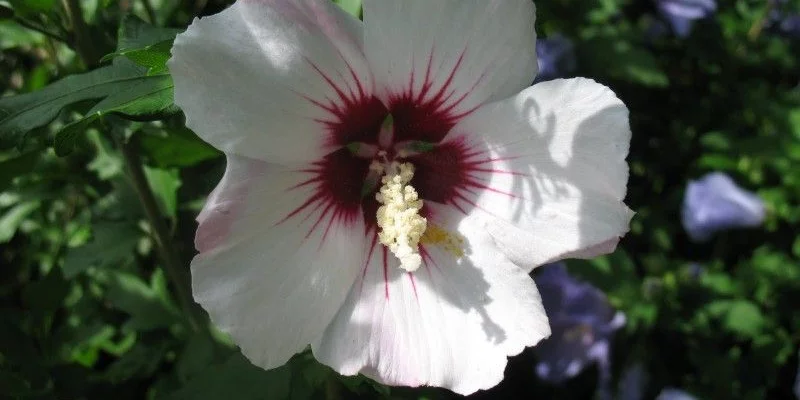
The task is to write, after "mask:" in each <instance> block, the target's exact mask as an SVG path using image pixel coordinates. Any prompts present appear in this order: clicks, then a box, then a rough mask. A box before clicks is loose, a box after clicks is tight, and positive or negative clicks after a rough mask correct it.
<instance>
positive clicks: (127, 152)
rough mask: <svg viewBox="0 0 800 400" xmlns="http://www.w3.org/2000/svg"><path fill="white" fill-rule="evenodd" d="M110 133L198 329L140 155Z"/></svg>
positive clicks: (184, 307) (184, 276) (182, 272)
mask: <svg viewBox="0 0 800 400" xmlns="http://www.w3.org/2000/svg"><path fill="white" fill-rule="evenodd" d="M112 136H113V137H114V141H115V142H116V144H117V147H118V148H119V149H120V151H121V152H122V158H123V159H124V160H125V166H126V167H127V170H128V175H129V176H130V178H131V182H132V183H133V187H134V189H135V191H136V195H137V196H138V197H139V202H141V203H142V208H144V212H145V215H146V217H147V220H148V221H149V222H150V227H151V229H152V231H153V232H152V233H153V239H154V240H155V242H156V249H157V250H158V253H159V257H160V258H161V262H162V263H163V265H164V269H165V270H166V272H167V275H168V276H169V277H170V280H172V283H173V286H175V292H176V293H175V294H176V296H177V297H178V303H179V304H180V307H181V309H182V310H183V312H184V313H185V314H186V316H187V319H188V320H189V325H190V326H191V328H192V330H194V331H198V330H199V328H200V326H201V324H200V322H199V320H198V318H197V313H196V312H195V306H194V300H193V299H192V295H191V293H190V292H189V290H188V287H189V276H188V274H186V270H185V269H184V268H183V263H182V262H181V260H180V257H178V254H177V253H176V252H175V251H173V247H172V246H170V242H171V235H170V234H169V229H168V228H167V225H166V224H165V223H164V219H163V218H162V216H161V211H160V210H159V208H158V203H157V202H156V197H155V195H154V194H153V191H152V189H151V188H150V184H149V183H148V182H147V178H146V177H145V175H144V169H143V168H142V160H141V159H140V158H139V154H138V153H137V152H136V151H135V150H134V149H132V148H131V146H130V145H129V144H128V143H125V142H124V141H123V139H120V138H119V137H118V135H115V134H112Z"/></svg>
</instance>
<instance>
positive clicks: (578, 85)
mask: <svg viewBox="0 0 800 400" xmlns="http://www.w3.org/2000/svg"><path fill="white" fill-rule="evenodd" d="M630 135H631V133H630V128H629V126H628V110H627V109H626V108H625V105H624V104H623V103H622V102H621V101H620V100H619V99H617V97H616V96H615V95H614V93H613V92H612V91H611V90H610V89H608V88H606V87H605V86H602V85H600V84H598V83H596V82H594V81H592V80H589V79H582V78H578V79H568V80H564V79H559V80H554V81H549V82H543V83H539V84H537V85H534V86H532V87H530V88H528V89H526V90H524V91H522V92H521V93H520V94H518V95H517V96H515V97H512V98H510V99H507V100H504V101H501V102H496V103H493V104H489V105H486V106H484V107H482V108H480V109H478V110H477V111H476V112H475V113H473V114H471V115H470V116H468V117H467V118H465V119H464V120H463V121H462V122H461V123H459V124H458V125H457V126H456V127H454V128H453V130H452V131H451V132H450V134H449V135H448V137H447V138H446V139H445V141H446V142H450V141H453V142H460V143H461V145H462V146H466V147H468V148H469V149H470V150H469V151H470V152H469V153H468V154H470V157H469V159H468V160H467V164H468V165H470V167H469V168H468V170H469V171H468V173H467V175H468V177H469V179H468V181H469V184H467V185H465V188H464V189H462V190H461V191H460V194H461V196H460V197H459V198H456V199H454V200H453V204H454V205H456V206H458V207H459V208H461V209H462V210H464V212H466V213H472V212H474V213H476V214H482V215H483V216H484V217H486V218H487V219H488V220H490V221H491V223H489V225H488V229H489V232H490V234H491V235H492V236H493V237H494V238H495V239H496V240H497V242H498V246H500V247H501V248H503V250H504V252H505V253H506V254H507V255H508V256H509V257H510V258H511V260H512V261H513V262H514V263H516V264H518V265H520V266H521V267H523V268H526V269H528V270H530V269H532V268H534V267H535V266H537V265H541V264H543V263H546V262H548V261H552V260H555V259H559V258H564V257H590V256H595V255H598V254H604V253H608V252H610V251H613V250H614V247H615V246H616V243H617V241H618V239H619V237H621V236H622V235H624V234H625V233H626V232H627V231H628V223H629V221H630V219H631V217H632V216H633V212H632V211H630V210H629V209H628V208H627V207H626V206H625V204H624V203H623V202H622V200H623V199H624V198H625V192H626V185H627V180H628V165H627V163H626V162H625V157H626V156H627V154H628V146H629V141H630Z"/></svg>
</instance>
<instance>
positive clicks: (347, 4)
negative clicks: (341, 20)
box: [333, 0, 362, 18]
mask: <svg viewBox="0 0 800 400" xmlns="http://www.w3.org/2000/svg"><path fill="white" fill-rule="evenodd" d="M333 2H334V3H336V4H338V5H339V7H341V8H342V9H343V10H345V11H347V12H348V13H349V14H350V15H352V16H354V17H356V18H358V17H360V16H361V3H362V0H333Z"/></svg>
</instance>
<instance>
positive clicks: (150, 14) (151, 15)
mask: <svg viewBox="0 0 800 400" xmlns="http://www.w3.org/2000/svg"><path fill="white" fill-rule="evenodd" d="M142 5H144V10H145V11H147V18H148V19H150V23H151V24H153V25H158V16H156V10H155V9H154V8H153V5H152V4H151V3H150V0H142Z"/></svg>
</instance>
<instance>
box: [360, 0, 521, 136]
mask: <svg viewBox="0 0 800 400" xmlns="http://www.w3.org/2000/svg"><path fill="white" fill-rule="evenodd" d="M534 20H535V15H534V5H533V2H532V1H529V0H509V1H485V0H467V1H460V0H437V1H428V0H404V1H396V0H372V1H365V2H364V24H365V35H364V40H365V42H364V46H365V51H366V56H367V59H368V60H369V64H370V66H371V68H372V71H373V74H374V75H375V79H376V86H377V87H378V89H377V92H378V96H379V97H380V98H381V99H382V100H383V101H384V103H385V104H387V106H388V107H389V109H390V110H391V111H392V113H393V116H394V120H395V124H396V126H399V131H400V135H401V136H404V137H401V138H400V139H401V140H410V139H415V140H425V141H429V142H436V141H438V140H440V139H441V138H442V137H444V135H445V134H446V133H447V130H449V128H450V127H451V126H452V124H454V123H455V122H457V121H458V119H460V118H461V117H463V116H464V115H466V114H467V113H468V112H469V111H471V110H474V109H475V108H476V107H477V106H479V105H481V104H482V103H484V102H487V101H492V100H499V99H503V98H506V97H508V96H511V95H513V94H515V93H517V92H519V91H520V90H522V89H523V88H525V87H527V86H528V85H530V84H531V82H533V79H534V77H535V75H536V70H537V64H536V51H535V46H536V33H535V31H534ZM422 112H424V113H426V114H427V116H422V115H418V114H419V113H422ZM428 119H432V120H437V121H445V123H444V125H447V126H445V127H438V126H436V127H427V126H426V124H425V122H427V120H428ZM406 123H408V124H412V123H413V124H414V125H415V126H416V127H417V129H415V130H410V129H404V128H403V125H404V124H406Z"/></svg>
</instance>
